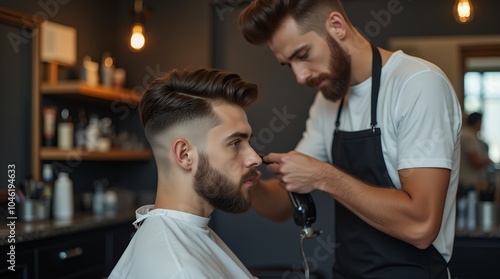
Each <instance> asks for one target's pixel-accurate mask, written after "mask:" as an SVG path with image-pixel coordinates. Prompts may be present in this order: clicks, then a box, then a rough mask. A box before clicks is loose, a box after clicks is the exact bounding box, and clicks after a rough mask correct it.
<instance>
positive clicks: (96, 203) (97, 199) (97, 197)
mask: <svg viewBox="0 0 500 279" xmlns="http://www.w3.org/2000/svg"><path fill="white" fill-rule="evenodd" d="M94 187H95V192H94V196H93V197H92V212H93V213H94V214H95V215H102V214H104V189H103V185H102V184H101V183H95V186H94Z"/></svg>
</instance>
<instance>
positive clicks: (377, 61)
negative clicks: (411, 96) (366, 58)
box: [335, 44, 382, 133]
mask: <svg viewBox="0 0 500 279" xmlns="http://www.w3.org/2000/svg"><path fill="white" fill-rule="evenodd" d="M371 47H372V54H373V58H372V59H373V60H372V92H371V93H372V96H371V101H372V103H371V123H370V127H371V128H372V133H375V127H376V126H377V101H378V92H379V89H380V77H381V75H382V57H381V56H380V51H379V50H378V48H377V47H376V46H374V45H373V44H372V45H371ZM344 99H345V97H344V98H342V100H341V101H340V105H339V110H338V112H337V119H336V120H335V132H337V131H338V130H339V126H340V112H341V111H342V106H343V105H344Z"/></svg>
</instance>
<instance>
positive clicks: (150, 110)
mask: <svg viewBox="0 0 500 279" xmlns="http://www.w3.org/2000/svg"><path fill="white" fill-rule="evenodd" d="M256 98H257V85H255V84H253V83H250V82H248V81H245V80H243V79H241V78H240V76H239V75H237V74H235V73H229V72H224V71H222V70H217V69H209V68H200V69H196V70H192V71H191V70H183V71H179V70H177V69H173V70H171V71H170V72H168V73H166V74H165V75H163V76H162V77H159V78H157V79H156V80H154V81H153V82H152V83H151V84H150V85H149V87H148V88H147V90H146V92H145V93H144V96H143V97H142V99H141V102H140V104H139V114H140V118H141V121H142V125H143V126H144V131H145V134H146V138H147V139H148V141H149V142H150V144H153V142H154V138H155V137H156V136H157V135H158V134H160V133H163V132H165V131H166V130H168V129H169V128H171V127H174V126H176V125H179V124H187V123H196V122H202V123H203V124H204V125H210V126H211V127H214V126H216V125H217V124H218V123H220V120H219V119H218V117H217V115H216V114H215V112H213V110H212V107H213V105H214V104H221V103H227V104H233V105H237V106H239V107H241V108H245V107H246V106H248V105H250V104H251V103H253V102H254V101H255V99H256ZM211 127H207V128H211ZM193 129H195V127H193Z"/></svg>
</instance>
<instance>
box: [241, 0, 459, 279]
mask: <svg viewBox="0 0 500 279" xmlns="http://www.w3.org/2000/svg"><path fill="white" fill-rule="evenodd" d="M239 24H240V29H241V32H242V33H243V35H244V37H245V38H246V40H247V41H249V42H250V43H252V44H264V43H266V44H267V45H268V46H269V48H270V49H271V51H272V52H273V53H274V55H275V56H276V58H277V60H278V62H279V63H281V64H282V65H285V66H288V67H290V68H291V70H292V71H293V73H294V74H295V76H296V79H297V82H298V83H300V84H307V85H308V86H309V87H316V88H318V90H319V92H318V94H317V96H316V98H315V101H314V103H313V105H312V107H311V108H310V114H309V118H308V120H307V123H306V131H305V132H304V134H303V137H302V139H301V141H300V142H299V143H298V145H297V147H296V149H295V151H291V152H289V153H285V154H277V153H270V154H268V155H267V156H265V157H264V161H266V162H270V164H269V165H268V167H267V170H268V171H269V172H270V173H274V174H275V178H273V179H271V180H266V181H261V182H260V183H259V185H258V187H256V188H255V189H254V199H253V207H254V209H255V210H256V211H257V212H259V213H260V214H262V215H264V216H266V217H268V218H270V219H272V220H276V221H281V220H285V219H287V218H289V217H290V216H291V206H290V203H289V201H288V197H287V195H286V191H283V190H287V191H292V192H298V193H310V192H313V191H321V192H324V193H326V194H328V195H330V196H331V197H332V198H333V199H334V200H335V201H336V202H335V214H336V215H335V234H336V243H338V244H339V247H338V248H337V250H336V252H335V263H334V267H333V274H334V277H335V278H336V279H337V278H349V279H353V278H384V279H388V278H394V279H400V278H418V279H422V278H450V273H449V271H448V268H447V265H448V261H449V260H450V258H451V253H452V247H453V240H454V225H455V195H456V191H457V184H458V170H459V162H460V159H459V158H460V156H459V152H460V148H459V131H460V126H461V112H460V111H461V110H460V105H459V103H458V101H457V98H456V95H455V92H454V90H453V88H452V86H451V85H450V82H449V81H448V79H447V78H446V76H445V74H444V73H443V72H442V71H441V70H440V69H439V68H438V67H437V66H435V65H433V64H431V63H429V62H427V61H424V60H422V59H419V58H416V57H412V56H409V55H407V54H405V53H403V52H402V51H397V52H390V51H388V50H384V49H382V48H379V47H376V46H374V45H371V44H370V43H369V42H368V41H367V40H366V39H365V38H364V37H363V36H362V35H361V34H360V33H359V32H358V31H357V30H356V29H355V28H354V27H353V25H352V24H351V22H350V21H349V19H348V17H347V15H346V13H345V11H344V9H343V7H342V5H341V3H340V1H338V0H302V1H293V0H292V1H286V0H272V1H271V0H254V1H252V2H251V3H250V4H249V6H248V7H246V8H245V10H244V11H243V12H242V13H241V15H240V18H239ZM320 214H329V213H328V212H321V213H320Z"/></svg>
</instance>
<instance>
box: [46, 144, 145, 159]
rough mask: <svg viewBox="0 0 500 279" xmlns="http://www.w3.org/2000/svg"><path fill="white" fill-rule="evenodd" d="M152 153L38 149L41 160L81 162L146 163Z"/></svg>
mask: <svg viewBox="0 0 500 279" xmlns="http://www.w3.org/2000/svg"><path fill="white" fill-rule="evenodd" d="M151 156H152V152H151V150H149V149H144V150H123V149H111V150H109V151H104V152H102V151H87V150H82V149H71V150H61V149H58V148H56V147H42V148H40V159H41V160H73V161H74V160H80V159H81V160H83V161H147V160H149V159H150V158H151Z"/></svg>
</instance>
